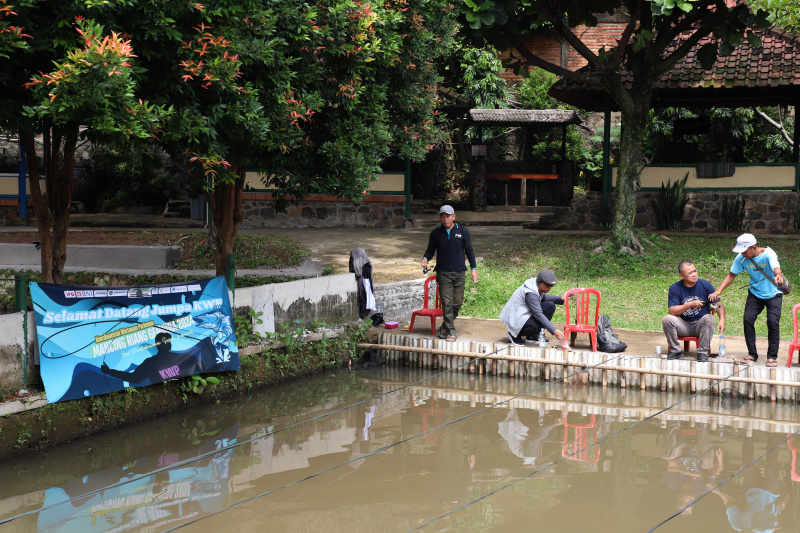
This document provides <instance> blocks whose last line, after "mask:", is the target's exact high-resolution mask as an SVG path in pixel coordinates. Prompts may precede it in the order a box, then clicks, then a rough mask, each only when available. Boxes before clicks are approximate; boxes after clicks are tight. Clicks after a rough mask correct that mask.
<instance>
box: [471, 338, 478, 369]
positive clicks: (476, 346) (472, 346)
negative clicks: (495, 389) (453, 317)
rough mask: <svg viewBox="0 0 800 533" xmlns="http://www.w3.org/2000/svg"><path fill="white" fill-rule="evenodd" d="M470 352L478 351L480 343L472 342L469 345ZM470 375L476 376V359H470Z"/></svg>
mask: <svg viewBox="0 0 800 533" xmlns="http://www.w3.org/2000/svg"><path fill="white" fill-rule="evenodd" d="M469 351H470V352H473V353H475V352H477V351H478V342H477V341H472V342H470V343H469ZM469 373H470V374H474V373H475V359H474V358H470V361H469Z"/></svg>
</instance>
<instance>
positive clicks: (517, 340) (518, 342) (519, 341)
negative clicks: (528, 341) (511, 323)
mask: <svg viewBox="0 0 800 533" xmlns="http://www.w3.org/2000/svg"><path fill="white" fill-rule="evenodd" d="M508 340H509V341H510V342H511V344H513V345H514V346H525V343H524V342H522V338H521V337H514V336H513V335H512V334H511V332H510V331H509V332H508Z"/></svg>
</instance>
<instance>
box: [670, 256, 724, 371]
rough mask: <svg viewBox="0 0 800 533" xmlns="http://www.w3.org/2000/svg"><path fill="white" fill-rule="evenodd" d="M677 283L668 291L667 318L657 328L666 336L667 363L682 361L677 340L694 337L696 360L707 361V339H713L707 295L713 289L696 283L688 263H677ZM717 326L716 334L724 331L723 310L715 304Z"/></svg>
mask: <svg viewBox="0 0 800 533" xmlns="http://www.w3.org/2000/svg"><path fill="white" fill-rule="evenodd" d="M678 273H679V274H680V276H681V280H680V281H678V282H676V283H673V284H672V286H671V287H670V288H669V300H668V303H667V305H668V306H669V314H668V315H667V316H665V317H664V319H663V320H662V321H661V324H662V326H663V328H664V335H666V336H667V344H668V345H669V353H668V354H667V359H683V352H682V351H681V345H680V341H679V340H678V337H697V360H698V361H708V352H709V348H710V346H711V339H712V338H713V337H714V315H712V314H711V311H710V309H709V305H708V304H709V301H710V299H709V295H710V294H711V293H713V292H714V286H713V285H711V283H709V282H707V281H706V280H704V279H699V277H698V275H697V268H695V266H694V263H692V262H691V261H681V263H680V264H679V265H678ZM717 305H718V307H717V309H718V310H719V325H718V326H717V331H719V332H720V333H723V332H724V331H725V309H724V308H723V307H722V303H721V302H720V303H719V304H717Z"/></svg>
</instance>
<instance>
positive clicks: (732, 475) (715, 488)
mask: <svg viewBox="0 0 800 533" xmlns="http://www.w3.org/2000/svg"><path fill="white" fill-rule="evenodd" d="M798 434H800V429H798V430H797V431H795V432H794V433H792V434H791V435H789V436H788V437H786V438H785V439H784V440H782V441H781V442H779V443H778V444H776V445H775V446H773V447H772V448H770V449H769V450H767V451H765V452H764V453H762V454H761V455H759V456H758V457H756V458H755V459H753V461H751V462H750V463H749V464H746V465H744V466H743V467H742V468H740V469H739V470H738V471H737V472H735V473H733V474H731V475H730V476H728V477H727V478H725V479H723V480H722V482H721V483H719V484H718V485H717V486H716V487H714V488H712V489H710V490H708V491H706V492H705V493H704V494H702V495H700V496H699V497H698V498H697V499H696V500H694V501H693V502H691V503H689V504H688V505H687V506H686V507H684V508H683V509H680V510H679V511H677V512H676V513H675V514H673V515H672V516H670V517H669V518H667V519H665V520H664V521H663V522H660V523H659V524H657V525H656V526H654V527H653V528H651V529H648V530H647V533H651V532H652V531H655V530H656V529H658V528H660V527H661V526H663V525H664V524H666V523H667V522H669V521H670V520H672V519H673V518H675V517H676V516H678V515H680V514H681V513H682V512H684V511H685V510H686V509H688V508H689V507H691V506H692V505H694V504H696V503H697V502H699V501H700V500H702V499H703V498H705V497H706V496H708V495H709V494H711V493H712V492H714V491H715V490H717V489H718V488H720V487H721V486H722V485H724V484H725V483H727V482H728V481H730V480H731V479H733V478H735V477H736V476H738V475H739V474H741V473H742V472H744V471H745V470H747V469H748V468H750V467H751V466H753V465H754V464H756V463H757V462H759V461H760V460H761V459H763V458H764V457H766V456H767V455H769V454H770V453H772V452H773V451H775V450H777V449H778V448H779V447H780V446H782V445H783V443H785V442H788V441H789V440H790V439H792V438H793V437H794V436H795V435H798ZM776 529H777V528H776Z"/></svg>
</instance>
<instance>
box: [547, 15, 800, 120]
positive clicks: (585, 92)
mask: <svg viewBox="0 0 800 533" xmlns="http://www.w3.org/2000/svg"><path fill="white" fill-rule="evenodd" d="M754 33H755V34H756V35H758V36H759V37H760V38H761V47H760V48H753V47H752V46H750V43H749V42H748V41H747V40H746V39H745V40H743V42H742V44H741V45H740V46H738V47H736V49H735V50H734V52H733V54H731V55H729V56H725V57H723V56H718V57H717V61H716V63H715V64H714V66H713V67H712V68H711V69H710V70H703V68H702V67H701V66H700V61H699V60H698V59H697V51H698V50H699V49H700V48H701V47H702V46H703V45H704V44H706V43H708V42H709V41H710V40H711V38H710V37H709V38H707V39H704V40H701V41H700V42H699V43H698V44H697V45H696V46H695V47H694V48H693V49H692V50H691V51H690V52H689V53H688V54H687V55H686V56H684V57H683V58H682V59H680V60H679V61H678V63H676V65H675V67H674V68H673V69H672V70H671V71H670V72H668V73H666V74H664V75H662V76H661V79H660V84H659V86H658V88H657V90H656V95H655V98H654V99H653V105H654V106H692V105H695V106H728V107H738V106H749V105H770V104H773V105H775V104H791V105H794V104H796V103H797V101H798V99H800V36H797V35H792V34H789V33H786V32H784V31H781V30H778V29H774V28H773V29H770V30H762V31H756V32H754ZM679 44H680V40H676V41H675V42H673V43H672V45H671V46H670V48H669V49H668V50H667V52H666V54H669V53H670V52H672V51H673V50H675V49H676V48H677V47H678V46H679ZM580 71H583V72H586V71H587V68H586V67H585V68H584V69H581V70H580ZM625 85H626V86H627V87H628V88H630V87H631V74H630V73H626V75H625ZM550 94H551V95H552V96H554V97H555V98H558V99H559V100H561V101H564V102H567V103H569V104H571V105H574V106H576V107H580V108H583V109H592V110H600V109H603V105H604V93H603V90H602V89H600V88H599V87H598V86H592V85H587V84H581V83H576V82H573V81H568V80H564V79H562V80H559V81H558V82H556V83H555V84H554V85H553V87H552V88H551V89H550Z"/></svg>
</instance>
